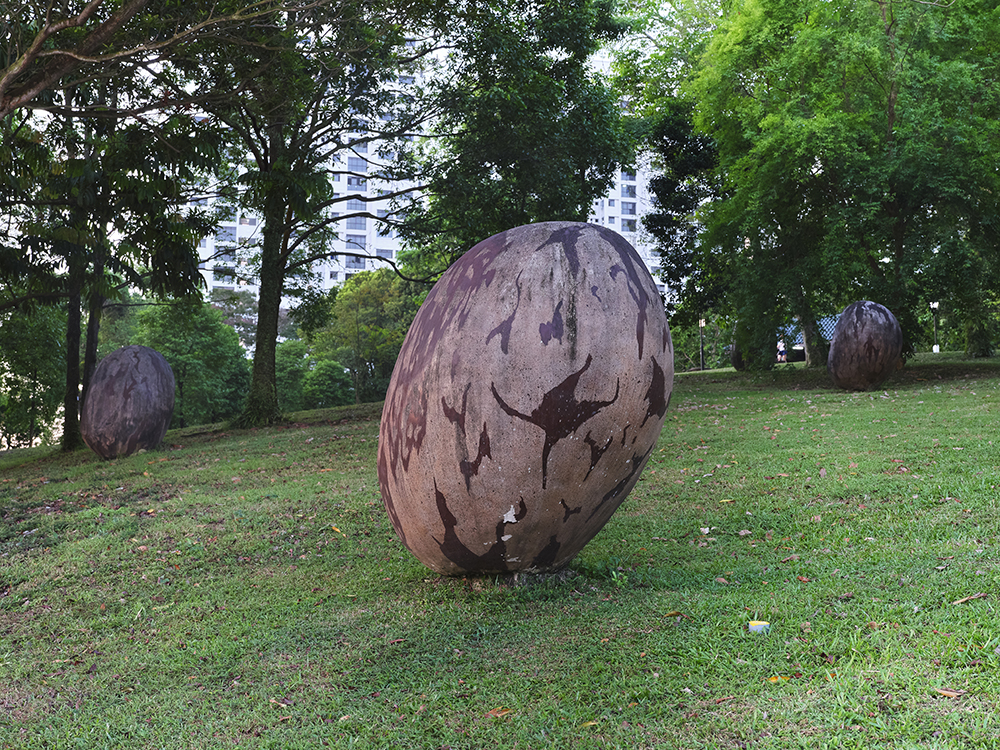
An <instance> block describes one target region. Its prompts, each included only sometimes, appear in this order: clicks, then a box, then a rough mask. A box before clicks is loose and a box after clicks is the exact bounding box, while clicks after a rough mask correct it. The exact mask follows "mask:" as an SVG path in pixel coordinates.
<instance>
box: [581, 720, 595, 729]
mask: <svg viewBox="0 0 1000 750" xmlns="http://www.w3.org/2000/svg"><path fill="white" fill-rule="evenodd" d="M596 726H597V722H596V721H585V722H583V724H581V725H580V729H585V728H586V727H596Z"/></svg>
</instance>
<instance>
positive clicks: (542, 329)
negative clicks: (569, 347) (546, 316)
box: [538, 300, 563, 345]
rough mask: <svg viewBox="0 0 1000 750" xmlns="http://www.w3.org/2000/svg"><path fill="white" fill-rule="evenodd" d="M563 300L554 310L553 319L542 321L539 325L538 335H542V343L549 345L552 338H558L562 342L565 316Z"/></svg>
mask: <svg viewBox="0 0 1000 750" xmlns="http://www.w3.org/2000/svg"><path fill="white" fill-rule="evenodd" d="M562 306H563V301H562V300H559V304H558V305H556V309H555V310H553V312H552V321H551V322H550V323H540V324H539V326H538V335H539V336H541V337H542V343H543V344H545V345H548V343H549V342H550V341H551V340H552V339H558V340H559V343H560V344H561V343H562V337H563V318H562V312H561V309H562Z"/></svg>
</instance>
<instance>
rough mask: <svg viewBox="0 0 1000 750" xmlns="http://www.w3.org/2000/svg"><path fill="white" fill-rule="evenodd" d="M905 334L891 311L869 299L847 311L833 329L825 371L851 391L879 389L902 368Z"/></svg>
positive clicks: (840, 386)
mask: <svg viewBox="0 0 1000 750" xmlns="http://www.w3.org/2000/svg"><path fill="white" fill-rule="evenodd" d="M902 350H903V332H902V329H900V327H899V322H898V321H897V320H896V316H894V315H893V314H892V313H891V312H889V310H888V309H886V308H885V307H883V306H882V305H880V304H878V303H877V302H871V301H869V300H861V301H859V302H853V303H851V304H850V305H848V306H847V307H846V308H844V311H843V312H842V313H841V314H840V318H838V320H837V325H836V326H835V327H834V329H833V337H832V339H831V341H830V355H829V357H828V358H827V360H826V369H827V371H828V372H829V373H830V377H832V378H833V384H834V385H835V386H837V387H838V388H843V389H844V390H849V391H867V390H868V389H870V388H876V387H878V386H879V385H881V384H882V383H883V382H885V380H886V379H887V378H888V377H889V376H890V375H892V373H893V372H895V371H896V369H897V368H898V367H899V362H900V354H901V353H902Z"/></svg>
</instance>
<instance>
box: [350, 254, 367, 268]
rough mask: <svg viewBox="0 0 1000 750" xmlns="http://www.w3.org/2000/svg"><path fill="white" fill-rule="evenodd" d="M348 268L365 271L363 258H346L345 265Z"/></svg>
mask: <svg viewBox="0 0 1000 750" xmlns="http://www.w3.org/2000/svg"><path fill="white" fill-rule="evenodd" d="M345 265H346V266H347V267H348V268H355V269H360V270H362V271H363V270H364V269H365V259H364V258H352V257H350V256H348V258H347V263H346V264H345Z"/></svg>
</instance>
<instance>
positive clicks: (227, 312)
mask: <svg viewBox="0 0 1000 750" xmlns="http://www.w3.org/2000/svg"><path fill="white" fill-rule="evenodd" d="M333 296H334V299H333V301H332V304H331V305H330V307H329V309H328V311H327V312H328V313H329V314H328V316H327V317H326V320H325V322H323V323H321V324H319V325H317V326H314V327H313V328H311V329H299V330H298V331H296V330H295V329H294V328H289V327H288V326H285V327H284V328H283V334H284V336H286V338H283V340H282V341H281V342H280V343H279V344H278V345H277V347H276V351H275V372H276V387H277V393H278V403H279V406H280V408H281V410H282V412H283V413H286V414H287V413H291V412H297V411H301V410H306V409H323V408H329V407H333V406H339V405H343V404H350V403H356V402H363V401H377V400H379V399H381V398H383V397H384V395H385V390H386V388H387V387H388V383H389V377H390V376H391V374H392V368H393V366H394V364H395V360H396V355H397V354H398V352H399V348H400V346H401V345H402V341H403V337H404V336H405V334H406V330H407V328H408V327H409V324H410V321H412V319H413V316H414V315H415V314H416V310H417V307H418V304H419V300H420V298H421V296H422V295H421V294H420V293H419V292H418V291H417V292H416V293H415V288H414V285H412V284H410V283H407V282H404V281H403V280H402V279H401V278H400V277H399V276H398V275H396V274H395V273H393V272H391V271H389V270H388V269H386V270H383V271H378V272H367V271H366V272H362V273H359V274H356V275H355V276H353V277H352V278H351V279H349V280H348V281H347V282H346V283H345V284H344V286H343V287H342V288H340V289H339V290H338V293H337V294H335V295H333ZM245 304H246V301H245V300H243V299H240V298H239V297H238V296H237V298H236V299H233V298H228V297H222V296H221V295H220V296H218V297H217V299H216V301H215V302H213V303H203V302H201V301H200V300H198V299H196V298H191V299H186V300H182V301H176V302H169V303H156V302H154V301H151V300H146V299H142V298H135V297H129V298H127V299H123V300H120V301H118V302H108V303H106V304H105V306H104V309H103V310H102V320H103V324H102V326H101V330H100V335H99V341H98V357H99V358H100V357H104V356H106V355H107V354H110V353H111V352H112V351H114V350H116V349H118V348H119V347H122V346H129V345H132V344H139V345H142V346H149V347H152V348H153V349H156V350H157V351H158V352H160V353H161V354H163V355H164V357H165V358H166V359H167V362H168V363H169V364H170V366H171V369H172V370H173V373H174V379H175V406H174V417H173V422H172V423H171V426H172V427H189V426H193V425H200V424H210V423H215V422H220V421H227V420H232V419H234V418H236V417H238V416H239V415H240V414H241V413H242V411H243V409H244V406H245V401H246V395H247V388H248V386H249V384H250V369H251V364H250V360H249V359H248V358H247V349H246V348H245V347H246V343H247V342H244V341H241V339H240V335H239V328H238V327H237V326H234V325H233V320H234V319H237V320H238V319H239V317H240V311H241V309H243V308H244V306H245ZM314 322H315V321H314ZM65 325H66V315H65V312H64V311H63V310H61V309H59V308H57V307H40V308H39V309H38V310H36V311H35V312H34V313H33V314H31V315H21V316H15V317H12V318H10V319H8V320H6V321H5V323H4V325H3V326H0V446H2V447H3V448H13V447H20V446H27V445H31V444H33V443H35V442H36V441H38V440H51V438H52V437H53V435H52V428H53V424H54V423H55V422H56V420H57V417H58V415H59V413H60V410H61V408H62V396H61V391H60V384H61V382H62V381H63V380H64V378H65V349H64V348H63V346H62V337H63V335H64V332H65ZM244 331H246V332H248V333H249V332H250V329H246V328H245V329H244ZM300 333H301V334H302V337H301V338H300V337H299V334H300ZM341 363H343V364H341Z"/></svg>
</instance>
